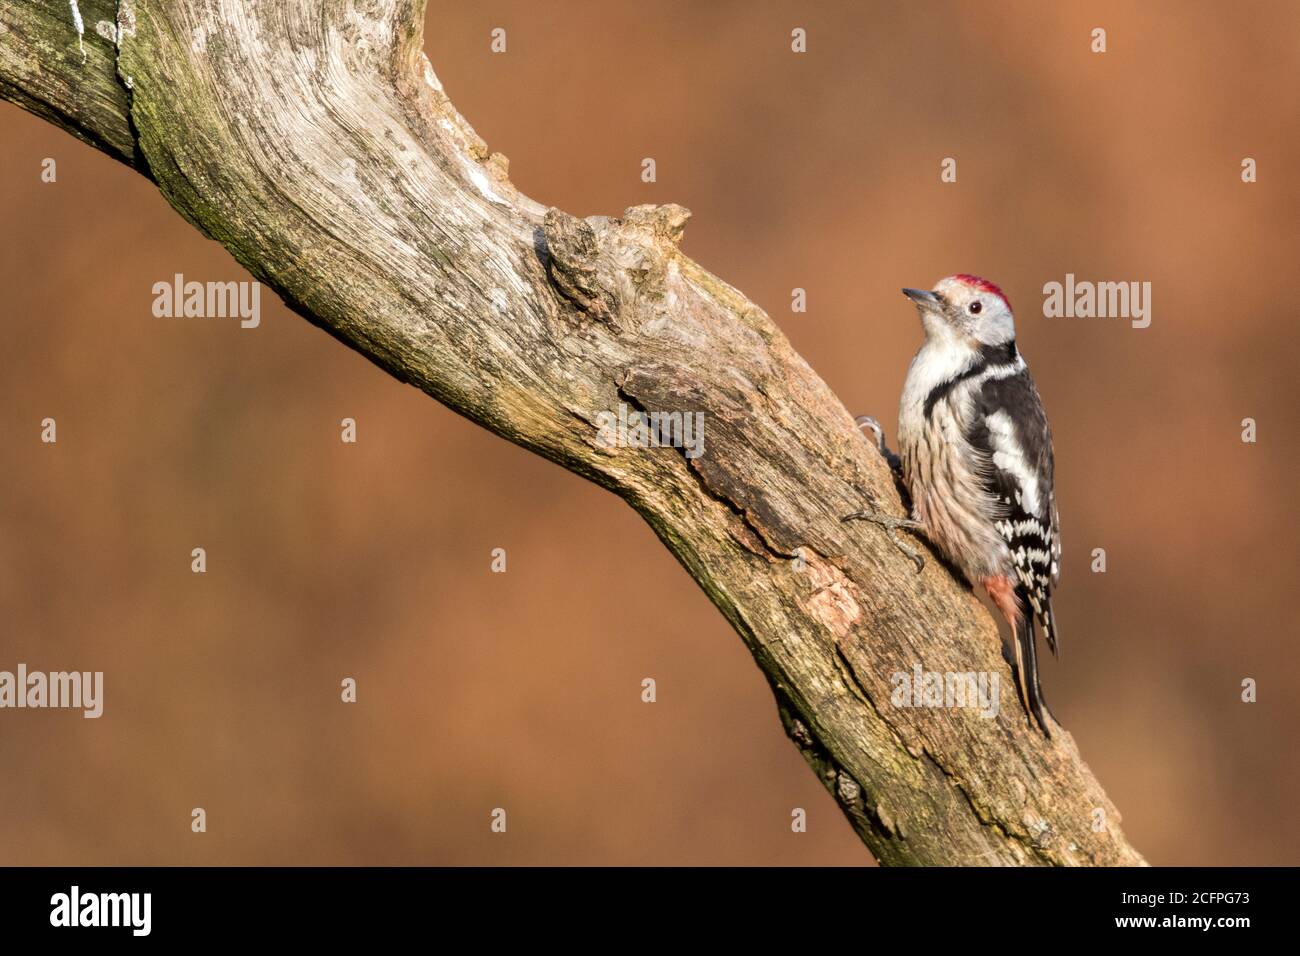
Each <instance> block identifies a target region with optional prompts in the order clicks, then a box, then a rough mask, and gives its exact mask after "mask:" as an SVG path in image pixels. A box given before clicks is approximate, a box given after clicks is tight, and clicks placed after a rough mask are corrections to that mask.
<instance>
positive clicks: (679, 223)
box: [623, 202, 691, 253]
mask: <svg viewBox="0 0 1300 956" xmlns="http://www.w3.org/2000/svg"><path fill="white" fill-rule="evenodd" d="M690 218H691V211H690V210H689V209H687V208H686V207H685V206H679V205H677V204H676V203H671V202H670V203H666V204H664V205H662V206H654V205H647V206H632V207H631V208H629V209H628V210H626V211H625V212H624V213H623V225H624V226H625V227H628V228H632V229H640V230H645V231H647V232H649V233H650V235H651V236H652V237H653V238H654V239H655V240H656V241H657V242H658V243H659V244H660V245H662V246H664V249H663V251H664V252H665V253H670V252H673V251H675V250H676V246H677V244H678V243H679V242H681V241H682V234H683V233H685V231H686V223H687V221H688V220H689V219H690Z"/></svg>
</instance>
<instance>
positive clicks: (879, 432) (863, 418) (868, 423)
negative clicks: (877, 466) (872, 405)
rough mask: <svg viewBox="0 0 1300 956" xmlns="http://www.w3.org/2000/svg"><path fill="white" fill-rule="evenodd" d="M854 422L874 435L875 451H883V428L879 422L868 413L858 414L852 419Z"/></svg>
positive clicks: (882, 452)
mask: <svg viewBox="0 0 1300 956" xmlns="http://www.w3.org/2000/svg"><path fill="white" fill-rule="evenodd" d="M853 422H854V424H856V425H857V426H858V427H859V428H867V429H870V431H871V434H873V435H875V436H876V451H878V452H880V453H881V454H882V455H883V454H884V453H885V430H884V429H883V428H881V427H880V422H878V421H876V420H875V419H874V418H872V417H871V416H870V415H859V416H858V417H857V418H855V419H853Z"/></svg>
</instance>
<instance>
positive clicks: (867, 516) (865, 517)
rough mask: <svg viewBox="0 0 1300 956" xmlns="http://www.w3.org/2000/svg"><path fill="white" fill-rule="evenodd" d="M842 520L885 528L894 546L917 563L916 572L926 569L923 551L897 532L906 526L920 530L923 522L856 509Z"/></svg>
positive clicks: (909, 528)
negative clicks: (902, 539)
mask: <svg viewBox="0 0 1300 956" xmlns="http://www.w3.org/2000/svg"><path fill="white" fill-rule="evenodd" d="M840 520H841V521H854V520H861V521H870V522H871V523H872V524H874V525H877V526H878V527H881V528H883V529H884V530H885V534H887V535H888V536H889V540H890V541H892V542H893V543H894V547H896V548H897V549H898V550H899V551H901V552H903V554H904V555H905V556H906V557H908V558H910V559H911V560H912V562H913V563H915V564H916V573H917V574H920V573H921V572H922V571H924V570H925V558H924V557H922V555H921V552H919V551H917V550H916V549H915V548H913V547H911V546H910V545H908V544H907V543H906V542H905V541H900V540H899V539H898V536H897V535H896V534H895V532H896V531H897V530H898V529H899V528H906V529H907V530H909V531H919V530H920V529H921V528H922V527H923V525H922V524H921V522H919V521H913V520H912V519H911V518H895V517H893V516H892V515H884V514H877V513H876V512H874V511H854V512H853V513H852V514H847V515H845V516H844V517H843V518H841V519H840Z"/></svg>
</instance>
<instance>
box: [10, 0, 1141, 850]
mask: <svg viewBox="0 0 1300 956" xmlns="http://www.w3.org/2000/svg"><path fill="white" fill-rule="evenodd" d="M71 6H72V5H70V4H69V3H68V2H64V0H32V2H27V3H23V4H6V5H5V6H4V7H3V9H0V95H3V96H4V97H5V98H6V99H9V100H11V101H13V102H15V103H17V104H18V105H20V106H22V107H24V108H25V109H28V110H31V111H32V112H34V113H36V114H37V115H39V116H42V117H43V118H45V119H47V120H49V121H50V122H52V123H54V124H56V125H58V126H60V127H62V128H63V129H65V130H67V131H68V132H70V133H72V134H73V135H76V136H78V137H79V138H81V139H82V140H84V141H86V142H88V143H90V144H92V145H94V146H96V147H97V148H99V149H101V150H103V151H104V152H106V153H108V154H109V155H111V156H114V157H115V158H117V159H119V160H121V161H123V162H125V163H128V164H129V165H132V166H134V167H135V168H137V169H138V170H140V172H141V173H143V174H144V175H146V176H149V177H150V178H151V179H152V180H153V181H154V182H156V183H157V184H158V187H159V189H160V190H161V192H162V193H163V195H164V196H165V197H166V198H167V200H168V202H170V203H171V204H172V206H174V207H175V208H176V209H177V210H178V211H179V212H180V213H181V215H183V216H184V217H185V218H186V219H187V220H189V221H190V222H191V223H192V224H194V225H195V226H196V227H197V228H198V229H200V230H202V231H203V232H204V233H205V234H206V235H208V236H211V237H213V238H215V239H217V240H219V241H220V242H222V243H223V244H224V245H225V246H226V248H227V249H229V250H230V252H231V254H232V255H234V257H235V258H236V259H237V260H238V261H239V262H240V263H241V264H242V265H243V266H244V267H245V268H247V269H248V270H249V271H250V272H251V273H252V274H253V275H254V276H255V277H256V278H258V279H260V280H261V281H263V282H266V283H268V284H269V285H271V286H272V287H273V288H275V289H276V290H277V291H278V292H279V293H280V294H281V295H282V296H283V298H284V299H285V301H286V302H287V303H288V304H289V305H290V306H291V307H292V308H294V309H295V310H296V311H298V312H299V313H300V314H302V315H303V316H304V317H305V318H307V319H308V320H309V321H311V322H313V323H315V324H317V325H319V326H320V327H322V328H324V329H325V330H327V331H328V332H329V333H330V334H331V335H333V336H335V337H336V338H338V339H339V340H340V341H341V342H343V343H345V344H346V345H348V346H349V347H351V348H354V349H356V350H357V351H358V352H360V353H362V354H363V355H365V356H366V357H368V358H369V359H370V360H371V361H373V362H375V363H376V364H377V365H379V366H381V367H382V368H384V369H385V370H387V371H388V372H389V373H391V374H392V375H394V376H395V377H396V378H398V379H400V380H402V381H404V382H409V383H410V384H412V385H414V386H416V387H417V388H420V389H421V390H423V391H425V392H426V393H428V394H429V395H430V396H432V397H433V398H436V399H437V400H439V401H441V402H443V403H445V404H446V405H447V406H449V407H450V408H452V409H454V410H455V411H457V412H459V413H460V414H462V415H464V416H466V417H467V418H470V419H472V420H473V421H475V422H477V423H478V424H480V425H482V426H484V427H485V428H488V429H490V430H492V431H493V432H495V433H496V434H498V435H501V436H502V437H504V438H507V439H509V440H510V441H512V442H515V443H516V444H518V445H521V446H523V447H524V448H527V449H529V450H531V451H534V452H536V453H537V454H540V455H544V456H545V457H547V458H549V459H551V460H553V461H556V462H558V463H559V464H561V465H563V466H564V467H565V468H568V469H570V470H572V471H574V472H577V473H578V474H580V475H582V476H584V477H586V478H588V479H590V480H592V481H595V482H597V483H598V484H600V485H602V486H604V487H605V488H608V489H610V490H611V491H613V492H614V493H615V494H617V495H619V496H620V497H622V498H623V499H625V500H626V501H627V502H628V503H629V504H630V505H632V507H634V508H635V509H636V510H637V511H638V512H639V513H640V514H641V515H642V516H643V517H644V518H645V519H646V520H647V521H648V522H649V523H650V525H651V527H652V528H653V529H654V530H655V532H656V534H658V535H659V537H660V539H661V540H662V541H663V542H664V544H665V545H666V546H667V547H668V548H669V549H670V550H671V551H672V553H673V554H674V555H676V557H677V558H678V560H679V561H680V562H681V563H682V564H683V565H684V566H685V568H686V569H687V571H688V572H689V573H690V574H691V576H692V577H693V578H694V579H695V580H696V581H697V582H698V583H699V585H700V586H701V587H702V588H703V589H704V590H705V592H706V593H707V594H708V596H709V597H710V599H711V600H712V601H713V602H714V604H716V605H717V607H718V608H719V610H721V611H722V613H723V614H724V615H725V616H726V618H727V620H729V621H730V622H731V624H732V625H733V626H734V627H735V629H736V631H737V632H738V633H739V634H740V636H741V638H742V639H743V640H744V641H745V643H746V644H747V645H748V647H749V648H750V650H751V651H752V652H753V655H754V658H755V660H756V661H757V663H758V665H759V666H760V667H761V668H762V670H763V672H764V674H766V676H767V677H768V680H769V681H770V682H771V685H772V687H773V691H774V693H775V696H776V701H777V705H778V710H779V713H780V716H781V720H782V723H783V725H784V726H785V728H786V731H787V733H788V734H789V735H790V737H791V739H792V740H793V741H794V742H795V744H796V745H797V746H798V747H799V748H800V750H801V751H802V753H803V754H804V756H805V758H806V759H807V760H808V763H809V764H810V766H811V767H812V768H813V770H814V771H815V772H816V773H817V775H818V776H819V778H820V779H821V780H822V782H823V783H824V784H825V785H826V787H827V788H828V789H829V790H830V791H831V793H832V794H833V795H834V796H835V798H836V799H837V801H838V802H839V804H840V806H841V807H842V808H843V810H844V812H845V814H846V815H847V817H848V819H849V820H850V822H851V823H852V825H853V827H854V828H855V830H856V831H857V832H858V834H859V835H860V836H861V838H862V840H863V842H864V843H865V844H866V845H867V847H869V848H870V849H871V851H872V852H873V853H874V854H875V855H876V857H877V859H879V860H880V862H882V863H884V864H1047V865H1089V864H1141V863H1142V862H1143V860H1142V857H1141V856H1140V855H1139V854H1138V852H1137V851H1136V850H1134V849H1133V848H1132V847H1131V846H1130V845H1129V844H1128V843H1127V842H1126V840H1125V839H1124V837H1123V835H1122V833H1121V832H1120V830H1119V826H1118V824H1119V814H1118V812H1116V810H1115V808H1114V807H1113V806H1112V804H1111V803H1110V801H1109V800H1108V799H1107V797H1106V795H1105V793H1104V792H1103V791H1102V789H1101V787H1100V785H1099V784H1098V783H1097V781H1096V780H1095V779H1094V777H1093V776H1092V773H1091V772H1090V771H1089V770H1088V768H1087V767H1086V765H1085V764H1084V763H1083V761H1082V759H1081V758H1080V756H1079V754H1078V751H1077V749H1076V747H1075V745H1074V741H1073V739H1072V738H1071V737H1070V735H1069V734H1068V733H1066V732H1065V731H1063V730H1062V731H1060V732H1059V733H1058V734H1057V735H1056V737H1055V738H1054V739H1053V740H1052V741H1051V742H1047V741H1044V740H1043V738H1042V737H1041V736H1039V735H1037V734H1036V733H1034V732H1032V731H1031V730H1030V729H1029V728H1028V726H1027V724H1026V722H1025V719H1024V715H1023V712H1022V710H1021V708H1020V706H1019V703H1018V702H1017V701H1016V700H1015V699H1014V697H1012V696H1011V695H1010V694H1008V695H1004V701H1003V703H1004V706H1003V707H1002V708H1001V711H1000V713H999V714H998V716H997V717H996V718H994V719H983V718H981V717H979V716H978V715H976V714H975V712H974V711H972V710H969V709H952V710H945V709H934V708H921V709H906V708H898V707H894V706H892V705H891V703H890V698H891V691H892V687H891V682H890V677H891V675H892V674H894V673H895V672H900V671H902V672H911V670H912V668H913V665H915V664H917V663H918V662H919V663H921V664H922V665H923V666H924V667H925V668H926V669H927V670H932V671H953V672H969V671H976V672H979V671H984V672H994V673H997V674H999V675H1000V676H1001V678H1002V680H1001V683H1002V686H1003V687H1005V688H1011V687H1012V686H1013V685H1012V682H1011V677H1010V673H1009V671H1008V670H1007V667H1006V665H1005V664H1004V663H1003V661H1002V658H1001V654H1000V652H999V640H998V634H997V629H996V626H995V625H994V624H993V622H992V619H991V618H990V617H989V615H988V614H987V613H986V612H985V611H984V610H983V608H982V607H981V605H980V604H979V602H978V601H977V600H976V599H975V597H974V596H973V595H972V594H971V592H970V590H969V588H967V587H966V586H965V585H964V584H962V583H960V582H958V581H957V580H955V579H954V577H953V576H952V574H951V573H950V572H949V571H948V570H946V569H945V567H944V566H943V565H942V564H941V563H940V562H939V561H937V560H930V561H928V562H927V563H926V567H925V570H924V572H923V573H921V574H919V575H918V574H917V573H916V572H915V569H914V567H913V565H912V564H911V563H910V562H909V561H908V560H907V559H906V558H904V557H903V556H902V555H901V554H900V553H898V552H897V551H896V550H895V549H894V548H893V546H892V545H891V544H890V543H889V542H888V540H887V539H886V538H885V537H884V536H883V535H882V534H881V533H880V532H879V531H878V530H877V529H875V528H873V527H872V526H870V525H846V524H843V523H841V522H840V520H839V517H840V516H841V515H844V514H846V513H848V512H850V511H854V510H857V509H859V508H861V507H863V506H864V505H872V506H875V507H880V508H884V509H888V510H891V511H893V512H894V513H901V509H902V505H901V503H900V501H899V498H898V494H897V492H896V490H895V487H894V484H893V480H892V477H891V475H890V473H889V470H888V468H887V467H886V466H885V465H884V463H883V462H882V461H881V459H880V457H879V456H878V455H877V453H876V451H875V449H874V447H873V446H872V445H871V444H870V443H869V442H868V441H867V440H865V439H864V438H863V436H862V435H861V434H860V433H859V431H858V430H857V429H856V428H855V426H854V423H853V420H852V418H851V417H850V416H849V414H848V413H847V412H846V411H845V409H844V408H843V406H842V405H841V404H840V402H839V401H838V400H837V399H836V397H835V396H834V395H833V394H832V393H831V391H830V390H829V388H827V386H826V385H825V383H824V382H822V381H821V379H819V378H818V377H817V375H816V374H815V373H814V372H813V371H812V370H811V369H810V368H809V367H808V365H807V364H806V363H805V362H804V361H803V360H802V359H801V358H800V357H799V356H798V355H797V354H795V353H794V351H793V350H792V349H791V347H790V345H789V343H788V342H787V341H786V338H785V336H784V335H782V334H781V332H780V330H779V329H778V328H777V327H776V325H775V324H774V323H773V322H772V321H771V320H770V319H769V318H768V317H767V315H766V314H764V312H763V311H762V310H761V309H759V308H758V307H757V306H755V305H754V304H753V303H751V302H749V301H748V300H747V299H746V298H745V297H744V296H743V295H741V294H740V293H739V292H737V291H736V290H735V289H733V288H731V287H730V286H728V285H726V284H725V283H724V282H722V281H721V280H719V279H717V278H716V277H714V276H712V275H710V274H709V273H708V272H706V271H704V270H703V269H702V268H700V266H698V265H697V264H695V263H694V262H692V261H691V260H690V259H688V258H687V257H686V256H684V255H682V253H681V252H680V251H679V250H678V248H677V244H678V241H679V240H680V238H681V235H682V230H683V227H684V225H685V223H686V220H687V218H688V216H689V213H688V212H687V211H686V210H684V209H682V208H681V207H679V206H673V205H667V206H638V207H634V208H632V209H628V210H627V211H626V212H625V213H624V214H623V215H622V216H621V217H618V218H601V217H594V218H590V219H586V220H580V219H576V218H574V217H572V216H569V215H567V214H565V213H563V212H560V211H559V210H555V209H550V210H548V209H546V208H545V207H543V206H541V205H539V204H538V203H536V202H533V201H532V200H530V199H528V198H527V197H525V196H523V195H521V194H520V193H519V192H518V191H517V190H516V189H515V188H514V187H513V186H512V185H511V183H510V181H509V178H508V176H507V168H506V167H507V164H506V160H505V158H504V157H502V156H500V155H499V154H492V153H489V151H488V149H487V147H486V146H485V144H484V143H483V142H482V140H481V139H479V137H478V136H477V135H476V134H475V133H474V131H473V130H472V129H471V127H470V126H469V124H468V123H467V122H466V121H465V120H464V119H463V118H462V117H461V116H460V114H459V113H457V111H456V110H455V108H454V107H453V106H452V104H451V102H450V100H449V99H448V98H447V96H446V95H445V94H444V92H443V90H442V87H441V85H440V84H439V82H438V80H437V78H436V76H435V74H434V72H433V69H432V67H431V66H430V64H429V62H428V60H427V59H426V58H425V56H424V53H423V52H422V25H423V19H424V4H423V0H325V2H323V3H308V2H291V0H286V2H278V3H267V2H255V0H121V2H120V3H113V2H111V0H81V3H80V7H79V12H80V15H81V19H82V21H83V27H84V29H83V32H82V34H81V35H79V34H78V33H77V31H76V29H75V27H74V18H73V16H72V14H71V9H70V8H71ZM109 26H111V29H108V28H107V27H109ZM83 48H84V54H83ZM620 403H626V404H627V405H628V406H629V407H631V408H635V409H643V410H651V411H654V410H664V411H672V410H677V411H697V410H698V411H702V412H704V413H705V433H704V434H705V451H704V454H703V455H701V456H699V457H697V458H693V459H691V458H687V457H686V456H685V455H683V454H682V452H681V450H678V449H672V448H656V449H649V450H640V449H635V448H618V447H615V448H607V447H604V446H603V445H602V444H601V442H599V441H598V437H597V416H598V414H599V413H600V412H602V411H607V410H614V409H617V408H618V406H619V404H620ZM1097 811H1100V814H1101V817H1100V819H1101V820H1103V821H1104V826H1102V827H1101V828H1100V829H1096V828H1095V827H1094V824H1095V821H1097V820H1098V819H1099V817H1098V814H1097Z"/></svg>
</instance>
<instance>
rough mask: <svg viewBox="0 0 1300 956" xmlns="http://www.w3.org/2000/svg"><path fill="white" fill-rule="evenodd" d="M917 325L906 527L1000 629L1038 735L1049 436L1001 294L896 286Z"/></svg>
mask: <svg viewBox="0 0 1300 956" xmlns="http://www.w3.org/2000/svg"><path fill="white" fill-rule="evenodd" d="M903 291H904V293H905V294H906V295H907V296H908V297H909V298H910V299H912V300H913V301H914V302H915V303H916V305H917V309H918V311H919V313H920V316H921V321H922V325H923V326H924V328H925V332H926V341H925V343H924V344H923V345H922V347H921V349H920V351H918V352H917V354H916V357H915V358H914V359H913V360H912V365H911V367H910V368H909V370H908V375H907V381H906V383H905V385H904V388H903V398H902V402H901V403H900V409H899V424H898V429H899V431H898V435H899V453H900V458H901V461H902V471H903V480H904V483H905V484H906V485H907V488H908V490H909V492H910V493H911V497H912V510H913V515H912V517H913V519H914V522H915V526H916V527H917V529H918V530H920V531H921V532H922V533H923V534H924V535H925V536H926V537H927V538H928V539H929V540H930V542H931V543H932V544H934V546H935V547H936V548H937V549H938V550H939V551H940V552H941V553H942V554H943V555H944V556H945V557H947V558H948V559H949V560H950V561H951V562H952V563H953V564H955V565H956V566H957V567H958V568H960V569H961V570H962V572H963V573H965V574H966V576H967V577H968V578H969V579H970V580H971V582H972V583H973V584H979V585H982V586H983V587H984V588H985V589H986V590H987V591H988V593H989V596H990V597H991V598H992V600H993V602H994V604H995V605H996V606H997V607H998V609H999V611H1000V612H1001V613H1002V614H1003V616H1004V617H1005V618H1006V619H1007V622H1008V623H1009V625H1010V626H1011V638H1012V640H1011V644H1012V647H1013V649H1014V659H1013V660H1012V661H1011V663H1012V668H1013V670H1014V672H1015V677H1016V683H1017V686H1018V689H1019V691H1020V694H1021V697H1022V699H1023V700H1024V703H1025V708H1026V711H1027V712H1028V713H1029V714H1031V715H1032V717H1033V719H1034V720H1035V721H1037V723H1038V725H1039V726H1040V727H1041V728H1042V730H1043V732H1044V733H1045V734H1047V735H1048V736H1050V735H1051V734H1050V731H1049V730H1048V726H1047V720H1046V717H1045V716H1044V714H1043V707H1044V704H1043V699H1042V692H1041V689H1040V688H1039V681H1038V659H1037V653H1036V647H1035V643H1034V625H1035V623H1036V624H1037V625H1038V628H1039V630H1041V631H1042V633H1043V636H1044V638H1045V639H1046V641H1047V644H1048V647H1050V648H1051V649H1052V652H1053V653H1056V650H1057V640H1058V636H1057V630H1056V622H1055V619H1054V617H1053V614H1052V589H1053V588H1054V587H1055V586H1056V583H1057V581H1058V579H1059V576H1060V555H1061V535H1060V525H1059V520H1058V516H1057V508H1056V497H1055V493H1054V490H1053V458H1052V435H1051V430H1050V429H1049V427H1048V424H1047V416H1046V414H1045V413H1044V411H1043V405H1042V401H1041V400H1040V398H1039V395H1038V390H1037V388H1035V387H1034V382H1033V379H1032V378H1031V377H1030V374H1029V368H1028V367H1027V366H1026V365H1025V361H1024V359H1023V358H1022V357H1021V356H1020V354H1019V351H1018V350H1017V348H1016V340H1015V325H1014V320H1013V318H1012V314H1011V306H1010V304H1009V303H1008V302H1007V299H1006V296H1005V295H1003V294H1002V291H1001V290H1000V289H998V287H997V286H995V285H993V283H991V282H988V281H987V280H984V279H980V278H978V277H975V276H969V275H957V276H951V277H949V278H947V279H943V280H941V281H940V282H939V283H938V284H937V285H936V286H935V288H934V290H933V291H930V292H925V291H920V290H915V289H905V290H903Z"/></svg>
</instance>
